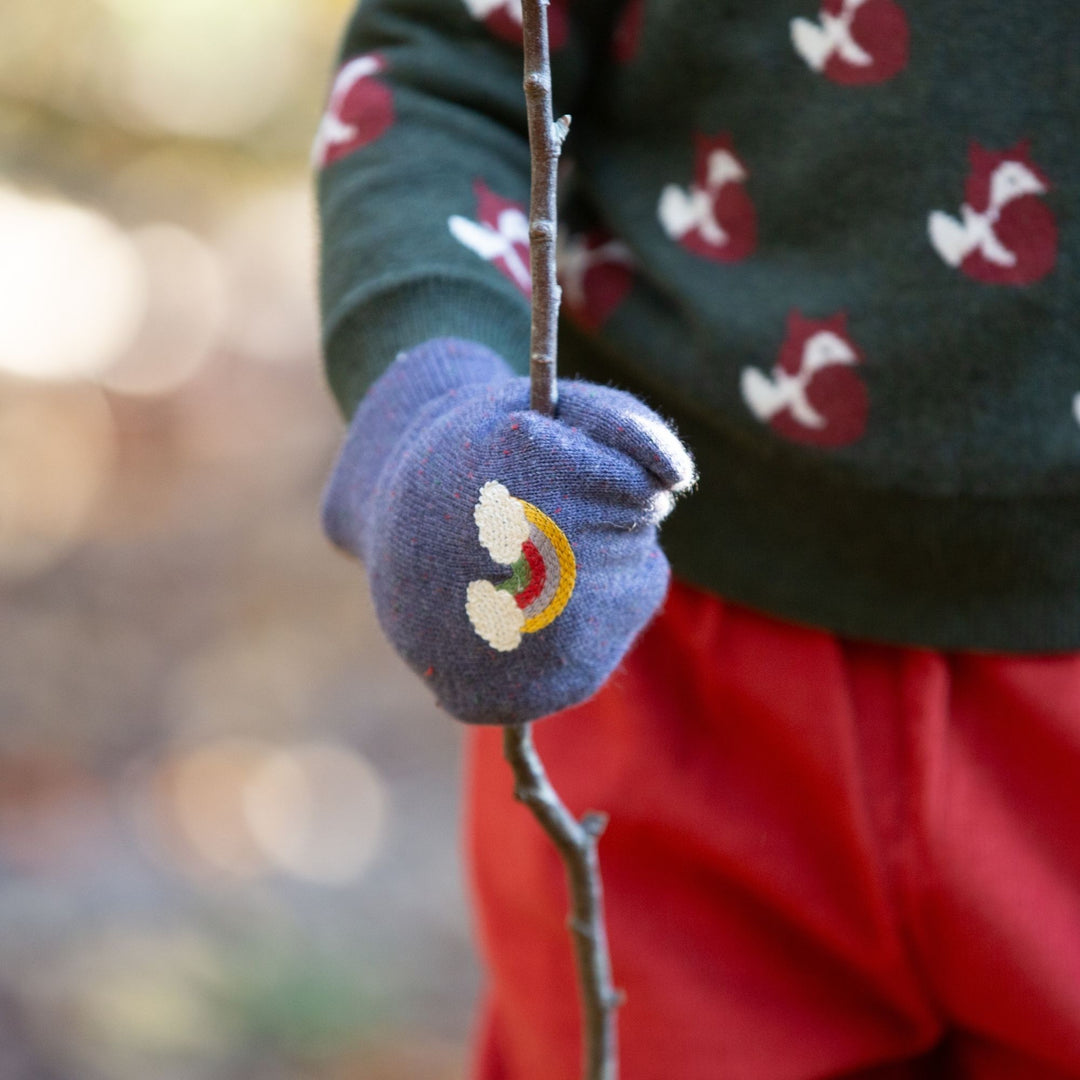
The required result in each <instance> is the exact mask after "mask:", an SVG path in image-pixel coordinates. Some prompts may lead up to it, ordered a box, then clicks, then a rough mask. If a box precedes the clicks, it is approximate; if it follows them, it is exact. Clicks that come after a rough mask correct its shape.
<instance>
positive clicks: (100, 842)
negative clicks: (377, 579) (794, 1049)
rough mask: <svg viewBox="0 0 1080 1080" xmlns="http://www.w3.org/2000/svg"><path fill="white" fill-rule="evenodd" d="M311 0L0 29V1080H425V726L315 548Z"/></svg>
mask: <svg viewBox="0 0 1080 1080" xmlns="http://www.w3.org/2000/svg"><path fill="white" fill-rule="evenodd" d="M347 9H348V5H347V4H346V3H344V2H343V0H7V3H6V4H5V6H4V15H3V24H4V25H3V32H2V34H0V1077H2V1078H3V1080H129V1078H130V1080H147V1078H153V1080H256V1078H257V1080H279V1078H280V1080H414V1078H415V1080H420V1078H423V1080H444V1078H445V1080H449V1078H452V1077H458V1076H460V1075H461V1072H462V1067H463V1065H462V1063H463V1061H464V1050H463V1043H464V1040H465V1038H466V1034H467V1030H468V1025H469V1022H470V1014H471V1010H472V1003H473V1001H474V998H475V994H476V991H477V985H478V976H477V972H476V967H475V962H474V960H473V956H472V949H471V945H470V942H469V933H468V926H467V917H466V914H465V908H464V901H463V899H462V883H461V877H462V871H461V866H460V857H459V846H458V841H457V835H456V831H457V825H456V822H457V799H458V788H459V776H458V773H459V750H460V736H459V731H458V729H457V728H456V727H455V726H454V725H453V724H452V723H451V722H450V721H448V720H447V719H446V718H445V717H442V716H440V715H439V714H438V713H437V712H436V710H435V709H434V707H433V705H432V703H431V701H430V699H429V696H428V694H427V692H426V690H424V689H423V687H421V686H418V685H416V684H414V681H413V680H412V678H411V676H410V675H409V674H408V672H407V671H406V670H405V669H404V667H403V666H402V665H401V664H400V662H399V661H398V660H397V659H396V657H394V655H393V654H392V653H391V652H390V651H389V649H388V648H387V646H386V645H385V644H384V643H383V641H382V639H381V637H380V635H379V633H378V630H377V628H376V626H375V624H374V621H373V617H372V614H371V610H370V606H369V604H368V601H367V594H366V588H365V585H364V582H363V577H362V573H361V571H360V570H359V569H358V567H357V566H356V564H355V563H352V562H350V561H349V560H347V559H345V558H344V557H342V556H340V555H338V554H337V553H335V552H334V551H332V549H331V548H330V547H329V545H328V544H327V543H326V541H325V540H324V539H323V538H322V536H321V533H320V531H319V526H318V502H319V494H320V489H321V486H322V483H323V481H324V479H325V476H326V473H327V470H328V468H329V464H330V462H331V460H332V457H333V453H334V450H335V447H336V444H337V441H338V439H339V437H340V434H341V420H340V417H339V416H338V415H337V414H336V412H335V409H334V407H333V404H332V402H331V400H330V398H329V395H328V393H327V391H326V389H325V386H324V383H323V377H322V373H321V369H320V366H319V356H318V344H317V317H316V306H315V259H314V248H315V223H314V209H313V204H312V197H311V190H310V189H311V183H310V176H309V170H308V165H307V155H308V148H309V146H310V143H311V138H312V136H313V134H314V131H315V128H316V125H317V121H318V117H319V113H320V111H321V107H322V102H323V97H324V94H325V92H326V88H327V85H328V80H329V77H330V72H331V68H332V65H333V58H334V52H335V50H336V47H337V40H338V37H339V35H340V33H341V30H342V28H343V25H344V22H345V19H346V18H347V15H348V10H347ZM508 797H509V781H508Z"/></svg>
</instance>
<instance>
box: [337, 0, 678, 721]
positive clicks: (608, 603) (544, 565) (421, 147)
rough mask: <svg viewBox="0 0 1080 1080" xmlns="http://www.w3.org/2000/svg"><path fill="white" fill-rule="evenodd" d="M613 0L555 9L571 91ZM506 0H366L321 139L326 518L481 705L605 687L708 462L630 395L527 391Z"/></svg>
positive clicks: (417, 652) (413, 637)
mask: <svg viewBox="0 0 1080 1080" xmlns="http://www.w3.org/2000/svg"><path fill="white" fill-rule="evenodd" d="M608 6H610V5H609V4H608V3H607V2H606V0H597V2H596V3H593V4H589V3H588V2H587V0H579V2H578V4H577V6H575V8H574V10H575V12H576V13H577V18H576V19H575V20H574V21H573V22H571V23H569V24H566V23H563V22H562V21H561V16H559V12H560V9H559V8H558V7H556V8H555V10H554V12H553V19H552V36H553V38H554V43H555V45H556V48H555V52H554V57H553V66H554V67H555V80H556V86H558V87H559V89H560V91H561V98H562V100H560V101H558V104H559V105H560V106H561V107H562V108H563V109H566V108H567V107H568V106H569V107H570V108H572V107H573V98H574V97H575V95H576V93H577V92H578V91H580V90H581V88H582V86H583V79H584V72H585V70H586V65H585V58H586V55H587V53H588V51H589V45H588V42H589V41H590V40H591V38H592V37H594V36H595V34H594V33H592V32H591V31H595V29H596V27H597V26H598V25H599V22H597V21H596V20H597V19H598V16H599V14H600V13H601V9H603V8H607V7H608ZM480 7H484V8H485V9H487V10H488V12H489V17H488V19H487V20H486V21H485V20H482V19H479V18H477V17H475V15H474V14H473V13H472V12H474V11H476V10H477V9H479V8H480ZM505 9H506V5H503V4H499V3H494V4H491V3H484V2H482V0H426V2H424V0H365V3H364V4H363V6H362V7H361V8H360V11H359V12H358V14H357V15H356V17H355V19H354V21H353V23H352V26H351V28H350V32H349V35H348V38H347V43H346V50H345V59H344V63H343V66H342V68H341V73H340V74H339V75H338V78H337V81H336V83H335V88H334V91H333V93H332V96H331V103H330V109H329V111H328V114H327V118H326V119H325V120H324V123H323V125H322V128H321V130H320V134H319V138H318V140H317V142H316V161H317V164H319V165H320V167H321V175H320V207H321V213H322V223H323V276H322V289H323V310H324V327H325V345H326V353H327V364H328V370H329V374H330V380H331V383H332V385H333V388H334V390H335V392H336V394H337V396H338V400H339V401H340V403H341V405H342V408H343V409H344V410H345V411H346V413H353V412H354V409H355V413H354V415H353V418H352V423H351V426H350V430H349V436H348V439H347V440H346V443H345V445H344V447H343V449H342V452H341V455H340V457H339V459H338V462H337V464H336V466H335V469H334V474H333V476H332V478H331V482H330V485H329V487H328V489H327V493H326V500H325V504H324V522H325V525H326V529H327V532H328V533H329V535H330V536H331V538H332V539H333V540H334V541H335V542H336V543H337V544H338V545H339V546H341V547H342V548H345V549H346V550H349V551H351V552H353V553H354V554H357V555H358V556H360V557H361V558H362V559H363V560H364V562H365V564H366V566H367V570H368V576H369V580H370V583H371V587H372V594H373V597H374V601H375V607H376V612H377V614H378V617H379V620H380V623H381V624H382V626H383V629H384V630H385V632H386V633H387V635H388V637H389V638H390V640H391V641H392V642H393V644H394V645H395V647H396V648H397V649H398V651H399V652H400V653H401V654H402V656H403V657H404V658H405V659H406V661H407V662H408V663H409V664H410V665H411V666H412V667H413V668H414V670H416V671H417V672H418V673H419V674H420V675H422V676H423V677H424V678H425V679H426V680H427V681H428V682H429V684H430V685H431V687H432V689H433V690H434V692H435V694H436V695H437V697H438V698H439V700H440V702H441V703H442V704H443V705H444V706H445V707H446V708H447V710H448V711H449V712H451V713H452V714H453V715H455V716H457V717H459V718H460V719H463V720H468V721H473V722H481V723H509V722H517V721H522V720H529V719H535V718H537V717H540V716H543V715H546V714H548V713H551V712H555V711H557V710H560V709H563V708H566V707H568V706H570V705H573V704H576V703H577V702H579V701H582V700H583V699H585V698H587V697H589V696H590V695H591V694H592V693H594V692H595V691H596V690H597V689H598V688H599V687H600V685H601V684H602V683H603V682H604V680H605V679H606V678H607V676H608V675H609V674H610V672H611V671H612V669H613V668H614V667H615V666H616V665H617V664H618V663H619V661H620V660H621V658H622V656H623V655H624V653H625V652H626V650H627V649H628V648H629V646H630V644H631V642H632V641H633V640H634V638H635V637H636V636H637V634H638V633H639V632H640V630H641V629H642V627H643V626H644V625H645V624H646V623H647V622H648V620H649V619H650V618H651V617H652V615H653V613H654V612H655V610H656V608H657V607H658V605H659V604H660V603H661V601H662V599H663V597H664V593H665V591H666V587H667V582H668V576H669V571H668V565H667V561H666V559H665V558H664V556H663V553H662V552H661V550H660V548H659V546H658V543H657V526H658V525H659V523H660V521H661V520H662V519H663V518H664V517H665V516H666V515H667V513H668V512H669V511H670V509H671V506H672V505H673V502H674V500H673V496H672V493H673V492H677V491H681V490H684V489H685V488H686V487H688V486H689V485H690V484H691V483H692V481H693V477H694V469H693V463H692V462H691V460H690V457H689V455H688V454H687V452H686V450H685V449H684V448H683V447H682V445H681V444H680V443H679V441H678V439H677V438H676V437H675V435H674V434H673V433H672V432H671V431H670V429H669V428H668V427H667V426H666V425H665V424H664V422H663V421H662V420H661V419H660V418H659V417H658V416H656V414H654V413H652V412H651V411H650V410H648V409H647V408H646V407H645V406H644V405H642V404H641V403H640V402H638V401H637V400H636V399H635V398H633V397H631V396H630V395H629V394H625V393H622V392H620V391H617V390H613V389H610V388H607V387H598V386H591V385H589V384H585V383H573V382H564V383H562V384H561V385H560V401H559V412H558V417H557V419H556V420H550V419H547V418H546V417H542V416H539V415H537V414H535V413H532V412H530V411H529V410H528V385H527V380H526V379H525V378H523V377H520V376H518V377H515V375H514V369H515V368H516V369H517V370H518V371H524V370H525V369H526V366H527V363H526V362H527V351H528V339H529V303H528V293H529V276H528V223H527V218H526V204H527V200H528V188H529V149H528V140H527V135H526V126H525V107H524V92H523V90H522V86H521V82H522V60H521V47H520V42H519V41H510V42H506V41H503V40H502V39H501V37H500V36H499V35H500V34H501V33H504V32H505V33H507V35H508V36H513V35H512V34H511V33H510V31H511V30H512V22H510V21H508V19H507V15H506V10H505ZM585 11H591V12H592V13H593V19H594V21H593V22H592V23H590V24H589V27H586V20H585V16H584V14H582V13H583V12H585ZM560 43H561V46H560ZM568 99H569V100H568ZM485 346H487V347H485ZM504 358H505V359H504ZM507 361H509V362H510V363H509V364H508V363H507ZM384 369H386V370H384ZM358 402H359V405H358V406H357V403H358Z"/></svg>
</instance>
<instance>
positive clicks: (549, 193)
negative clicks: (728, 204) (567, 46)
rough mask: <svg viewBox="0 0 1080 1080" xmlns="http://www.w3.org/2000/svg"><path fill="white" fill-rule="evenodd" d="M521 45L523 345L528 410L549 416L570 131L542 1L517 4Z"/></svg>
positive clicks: (553, 384)
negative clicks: (555, 81)
mask: <svg viewBox="0 0 1080 1080" xmlns="http://www.w3.org/2000/svg"><path fill="white" fill-rule="evenodd" d="M522 20H523V31H522V32H523V38H524V44H525V109H526V112H527V115H528V120H529V151H530V154H531V157H532V183H531V187H530V191H529V262H530V269H531V271H532V337H531V340H530V342H529V378H530V380H531V386H532V395H531V405H532V407H533V408H534V409H535V410H536V411H537V412H541V413H544V415H545V416H554V415H555V403H556V401H557V399H558V389H557V384H556V381H555V352H556V348H557V341H558V329H559V301H560V299H561V292H560V289H559V283H558V281H557V280H556V277H555V237H556V229H557V219H558V210H557V207H556V191H557V187H558V169H559V153H560V151H561V150H562V144H563V139H565V138H566V133H567V132H568V131H569V130H570V117H569V116H564V117H562V118H561V119H560V120H559V122H558V124H555V123H554V121H553V119H552V105H551V54H550V51H549V49H548V25H547V0H524V3H523V4H522Z"/></svg>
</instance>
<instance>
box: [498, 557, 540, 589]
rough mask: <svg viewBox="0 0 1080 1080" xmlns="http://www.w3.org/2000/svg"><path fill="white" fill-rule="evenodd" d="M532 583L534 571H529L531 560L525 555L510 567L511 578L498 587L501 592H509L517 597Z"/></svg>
mask: <svg viewBox="0 0 1080 1080" xmlns="http://www.w3.org/2000/svg"><path fill="white" fill-rule="evenodd" d="M530 581H532V571H531V570H530V569H529V560H528V559H526V558H525V556H524V555H522V556H521V558H519V559H518V561H517V562H516V563H514V565H513V566H511V567H510V577H508V578H507V579H506V580H505V581H503V582H501V583H500V584H498V585H496V586H495V588H496V589H498V590H500V591H501V592H508V593H510V595H511V596H517V594H518V593H519V592H521V591H522V589H525V588H527V587H528V584H529V582H530Z"/></svg>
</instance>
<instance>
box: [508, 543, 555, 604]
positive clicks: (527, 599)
mask: <svg viewBox="0 0 1080 1080" xmlns="http://www.w3.org/2000/svg"><path fill="white" fill-rule="evenodd" d="M521 554H522V555H524V556H525V561H526V562H527V563H528V564H529V575H530V576H529V584H528V585H526V586H525V588H524V589H522V590H521V592H519V593H518V594H517V596H515V597H514V599H515V600H516V601H517V606H518V607H519V608H521V610H522V611H524V610H525V609H526V608H527V607H528V606H529V605H530V604H531V603H532V602H533V601H534V600H535V599H536V598H537V597H538V596H539V595H540V594H541V593H542V592H543V591H544V582H545V581H547V567H546V566H545V565H544V556H543V555H541V554H540V552H539V551H538V550H537V548H536V545H535V544H534V543H533V542H532V541H531V540H526V541H525V543H524V544H522V545H521Z"/></svg>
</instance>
